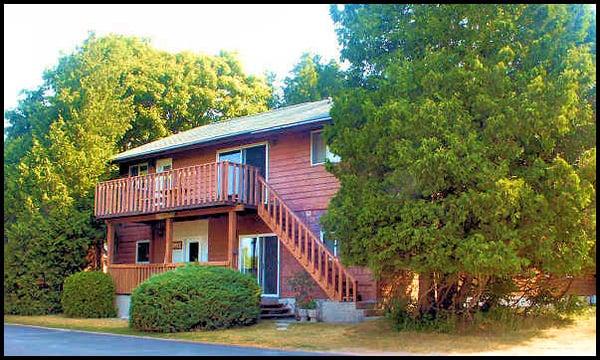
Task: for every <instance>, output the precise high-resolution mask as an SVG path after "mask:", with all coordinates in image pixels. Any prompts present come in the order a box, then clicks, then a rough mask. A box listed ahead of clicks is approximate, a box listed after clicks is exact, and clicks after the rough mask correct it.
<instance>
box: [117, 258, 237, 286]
mask: <svg viewBox="0 0 600 360" xmlns="http://www.w3.org/2000/svg"><path fill="white" fill-rule="evenodd" d="M200 264H201V265H211V266H224V267H227V266H229V262H228V261H209V262H204V263H200ZM183 265H184V263H177V264H173V263H170V264H160V263H159V264H112V265H109V266H108V273H109V274H110V276H111V277H112V278H113V280H114V282H115V287H116V293H117V294H131V292H132V291H133V289H135V288H136V287H137V286H138V285H139V284H141V283H142V282H144V281H146V280H147V279H148V278H149V277H150V276H152V275H155V274H161V273H164V272H167V271H169V270H173V269H175V268H176V267H178V266H183Z"/></svg>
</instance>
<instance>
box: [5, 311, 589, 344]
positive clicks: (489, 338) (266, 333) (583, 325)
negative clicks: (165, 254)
mask: <svg viewBox="0 0 600 360" xmlns="http://www.w3.org/2000/svg"><path fill="white" fill-rule="evenodd" d="M4 322H5V323H13V324H27V325H38V326H46V327H57V328H66V329H76V330H88V331H99V332H107V333H113V334H129V335H143V336H153V337H160V338H167V339H181V340H191V341H200V342H211V343H221V344H235V345H247V346H258V347H269V348H280V349H300V350H319V351H340V352H352V353H364V354H376V353H382V354H383V353H392V352H410V353H422V354H432V353H433V354H452V355H455V354H456V355H457V354H490V355H491V354H495V355H496V354H497V355H512V354H514V355H518V354H527V355H533V354H540V355H550V354H556V355H560V354H569V355H573V354H586V355H595V354H596V310H595V307H593V308H589V309H587V310H585V311H583V312H581V313H578V314H577V315H572V316H568V317H562V318H556V317H542V318H528V319H523V320H522V321H519V322H518V323H512V324H500V323H489V324H487V325H479V326H477V327H471V328H468V329H465V330H463V331H461V332H460V333H458V334H439V333H423V332H412V331H406V332H397V331H394V330H393V329H392V328H391V326H390V323H389V322H388V321H387V320H385V319H377V320H371V321H366V322H363V323H360V324H325V323H297V324H291V325H290V326H289V328H288V329H287V330H285V331H282V330H277V329H276V325H275V321H261V322H260V323H259V324H257V325H254V326H248V327H239V328H234V329H228V330H217V331H195V332H185V333H177V334H157V333H143V332H139V331H135V330H132V329H129V328H128V326H127V321H125V320H120V319H70V318H65V317H63V316H60V315H51V316H13V315H6V316H4Z"/></svg>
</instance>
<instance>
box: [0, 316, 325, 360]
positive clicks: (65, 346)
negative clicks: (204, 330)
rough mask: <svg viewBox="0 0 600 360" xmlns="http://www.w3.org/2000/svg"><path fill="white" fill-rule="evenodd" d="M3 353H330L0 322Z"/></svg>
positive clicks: (263, 354)
mask: <svg viewBox="0 0 600 360" xmlns="http://www.w3.org/2000/svg"><path fill="white" fill-rule="evenodd" d="M282 336H285V334H282ZM4 355H212V356H219V355H233V356H236V355H238V356H243V355H250V356H269V355H275V356H281V355H333V354H331V353H314V352H303V351H283V350H271V349H259V348H252V347H241V346H230V345H213V344H201V343H191V342H185V341H172V340H160V339H147V338H141V337H133V336H120V335H108V334H107V335H104V334H97V333H89V332H83V331H71V330H55V329H45V328H35V327H29V326H18V325H6V324H5V325H4Z"/></svg>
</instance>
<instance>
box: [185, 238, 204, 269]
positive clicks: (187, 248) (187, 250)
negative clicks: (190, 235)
mask: <svg viewBox="0 0 600 360" xmlns="http://www.w3.org/2000/svg"><path fill="white" fill-rule="evenodd" d="M191 243H198V261H197V262H199V263H201V262H202V243H201V242H200V239H186V240H185V254H184V259H183V260H184V262H186V263H189V262H191V261H190V244H191Z"/></svg>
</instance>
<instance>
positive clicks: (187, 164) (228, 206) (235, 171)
mask: <svg viewBox="0 0 600 360" xmlns="http://www.w3.org/2000/svg"><path fill="white" fill-rule="evenodd" d="M330 108H331V102H330V101H329V100H323V101H317V102H311V103H303V104H299V105H294V106H289V107H285V108H281V109H277V110H272V111H268V112H265V113H261V114H258V115H252V116H245V117H240V118H235V119H231V120H226V121H222V122H218V123H213V124H209V125H204V126H200V127H197V128H194V129H191V130H188V131H184V132H180V133H178V134H175V135H171V136H169V137H166V138H163V139H160V140H157V141H154V142H151V143H148V144H145V145H142V146H139V147H137V148H134V149H131V150H128V151H125V152H122V153H120V154H118V155H116V156H115V157H114V158H113V159H112V161H113V162H115V163H118V165H119V167H120V177H119V178H118V179H114V180H110V181H106V182H103V183H100V184H98V186H97V188H96V194H95V196H96V203H95V214H96V216H97V217H98V218H100V219H103V220H104V221H105V222H106V225H107V248H108V267H107V271H108V272H109V273H110V274H111V275H112V277H113V278H114V280H115V283H116V287H117V295H118V297H119V296H121V297H123V296H127V295H128V294H130V293H131V291H132V290H133V289H134V288H135V287H136V286H137V285H138V284H140V283H141V282H142V281H144V280H145V279H147V278H148V277H149V276H151V275H152V274H156V273H159V272H164V271H167V270H169V269H173V268H174V267H176V266H177V265H178V264H182V263H185V262H200V263H204V264H208V265H214V266H227V267H230V268H233V269H237V270H239V271H241V272H244V273H249V274H252V276H254V277H256V280H257V282H258V283H259V285H260V287H261V288H262V291H263V298H264V299H277V300H278V301H280V302H290V299H291V298H293V295H294V294H293V293H292V291H291V289H290V288H289V286H288V280H289V279H290V277H292V276H294V275H295V274H297V273H298V272H307V273H308V274H310V276H311V277H312V279H313V280H314V282H315V288H316V289H318V290H317V291H316V293H315V294H314V295H315V296H316V297H317V298H320V299H329V300H332V301H334V302H344V303H352V304H353V305H356V304H357V303H365V302H372V301H374V300H376V297H377V285H376V282H375V281H374V280H373V279H372V277H371V275H370V272H369V271H368V270H366V269H362V268H345V267H344V266H342V264H341V263H340V261H339V258H338V257H337V248H336V246H337V244H336V242H335V241H329V240H327V239H323V233H322V232H321V229H320V224H319V217H320V216H321V215H322V214H323V213H324V212H325V211H326V209H327V205H328V202H329V200H330V199H331V197H332V196H333V195H334V194H335V192H336V191H337V189H338V187H339V183H338V181H337V179H336V178H335V177H334V176H333V175H332V174H330V173H329V172H327V170H326V169H325V166H324V164H325V161H326V159H330V161H332V162H335V161H337V160H338V159H336V157H335V156H334V155H333V154H331V153H330V152H329V151H328V148H327V146H326V145H325V143H324V141H323V137H322V129H323V125H324V124H326V123H328V122H330V121H331V117H330V116H329V110H330ZM125 304H126V302H125ZM347 305H350V304H347ZM125 306H126V305H125Z"/></svg>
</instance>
